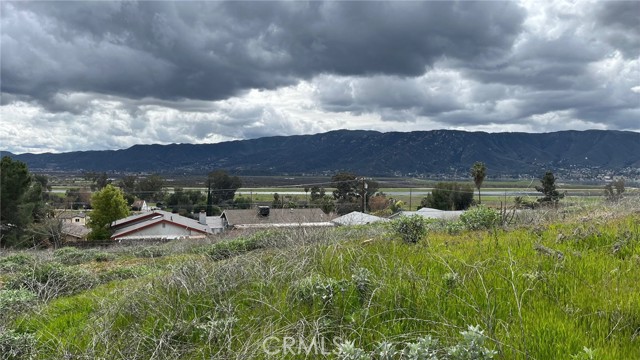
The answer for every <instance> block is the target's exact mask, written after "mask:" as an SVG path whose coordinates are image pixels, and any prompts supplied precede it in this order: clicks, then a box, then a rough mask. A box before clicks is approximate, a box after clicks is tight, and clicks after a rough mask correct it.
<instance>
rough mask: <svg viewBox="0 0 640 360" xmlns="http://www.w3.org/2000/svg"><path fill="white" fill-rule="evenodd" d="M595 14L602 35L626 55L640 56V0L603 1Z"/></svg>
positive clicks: (629, 56)
mask: <svg viewBox="0 0 640 360" xmlns="http://www.w3.org/2000/svg"><path fill="white" fill-rule="evenodd" d="M594 14H595V17H596V20H597V23H598V25H600V28H599V29H598V32H599V35H600V36H603V37H604V38H605V39H606V40H607V41H608V42H610V43H611V44H612V45H613V46H614V47H616V48H617V49H619V50H620V51H621V52H622V53H623V54H624V55H625V56H626V57H628V58H634V57H635V58H637V57H638V56H640V1H603V2H601V3H599V4H598V6H597V7H596V9H595V11H594Z"/></svg>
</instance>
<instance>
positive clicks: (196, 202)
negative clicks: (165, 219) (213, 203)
mask: <svg viewBox="0 0 640 360" xmlns="http://www.w3.org/2000/svg"><path fill="white" fill-rule="evenodd" d="M165 201H166V203H167V206H168V207H169V208H171V211H173V212H174V213H180V212H182V213H186V214H189V213H192V212H198V213H199V212H200V211H201V210H204V209H206V202H205V196H204V195H203V194H202V192H200V191H198V190H186V191H185V190H184V189H183V188H180V187H177V188H174V189H173V193H172V194H170V195H168V196H167V197H166V199H165Z"/></svg>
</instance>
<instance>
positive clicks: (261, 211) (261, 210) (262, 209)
mask: <svg viewBox="0 0 640 360" xmlns="http://www.w3.org/2000/svg"><path fill="white" fill-rule="evenodd" d="M258 215H260V216H262V217H267V216H269V207H268V206H258Z"/></svg>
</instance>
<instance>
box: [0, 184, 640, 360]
mask: <svg viewBox="0 0 640 360" xmlns="http://www.w3.org/2000/svg"><path fill="white" fill-rule="evenodd" d="M468 214H471V215H469V216H468V217H465V218H463V219H461V220H460V221H459V222H453V223H452V222H447V221H440V220H438V221H429V222H424V223H421V224H418V225H415V224H414V225H415V226H417V227H419V229H421V231H419V232H417V233H412V234H415V235H413V236H414V237H413V238H411V239H415V241H413V240H410V241H403V237H402V231H401V230H399V229H398V228H395V227H394V226H385V225H367V226H362V227H342V228H333V229H290V230H269V231H261V232H254V233H241V234H230V233H227V235H225V236H226V237H225V238H211V239H208V240H205V241H184V240H183V241H175V242H170V243H166V244H163V245H140V246H135V247H124V246H123V247H113V248H107V249H103V250H93V249H90V250H80V249H72V248H62V249H59V250H55V251H50V250H49V251H11V252H4V253H3V255H2V256H1V257H0V271H1V272H0V306H1V307H2V309H3V311H2V312H1V313H0V353H1V354H2V357H3V358H5V359H23V358H24V359H27V358H35V359H51V358H73V359H99V358H110V359H177V358H182V359H210V358H218V359H247V358H257V359H261V358H264V359H268V358H278V359H279V358H336V359H365V358H366V359H369V358H373V359H424V358H427V359H483V358H494V359H571V358H575V359H591V358H593V359H595V358H597V359H636V358H640V291H639V289H638V284H639V283H640V271H638V269H639V268H640V204H639V202H638V199H637V198H633V197H627V198H622V199H620V200H618V201H616V202H612V201H607V202H602V203H599V204H594V203H592V202H589V203H587V202H585V203H582V204H578V205H574V206H560V207H558V208H556V207H543V208H538V209H536V210H522V211H520V212H517V213H515V214H514V217H513V218H512V219H511V220H510V221H509V222H505V221H504V218H503V217H501V216H500V214H499V213H498V212H497V211H495V210H490V209H486V208H478V209H474V210H472V211H470V212H468Z"/></svg>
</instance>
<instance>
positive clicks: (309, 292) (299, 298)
mask: <svg viewBox="0 0 640 360" xmlns="http://www.w3.org/2000/svg"><path fill="white" fill-rule="evenodd" d="M344 290H345V284H344V282H343V281H338V280H336V279H333V278H329V277H324V276H321V275H318V274H313V275H309V276H307V277H306V278H304V279H302V280H299V281H296V282H295V283H294V284H293V286H292V287H291V298H292V299H293V301H295V302H300V303H304V304H308V305H313V304H314V302H315V301H316V300H319V301H321V302H322V303H324V304H328V303H330V302H331V301H332V300H333V297H334V295H335V294H336V293H337V292H338V291H344Z"/></svg>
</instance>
